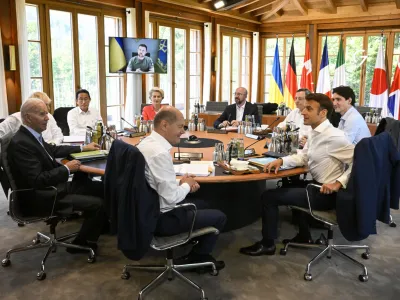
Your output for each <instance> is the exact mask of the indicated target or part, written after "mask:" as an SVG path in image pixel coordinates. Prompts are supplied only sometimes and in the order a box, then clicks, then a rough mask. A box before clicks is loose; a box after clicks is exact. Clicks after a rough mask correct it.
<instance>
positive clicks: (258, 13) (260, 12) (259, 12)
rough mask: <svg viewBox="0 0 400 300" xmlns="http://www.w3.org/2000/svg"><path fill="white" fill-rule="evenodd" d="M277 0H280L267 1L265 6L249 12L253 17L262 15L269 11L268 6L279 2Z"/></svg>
mask: <svg viewBox="0 0 400 300" xmlns="http://www.w3.org/2000/svg"><path fill="white" fill-rule="evenodd" d="M279 1H280V0H275V1H272V2H270V3H268V5H267V6H265V7H263V8H261V9H257V10H255V11H253V12H252V13H251V15H252V16H254V17H258V16H262V15H263V14H266V13H268V12H270V11H271V7H270V6H271V5H273V4H274V3H276V2H279Z"/></svg>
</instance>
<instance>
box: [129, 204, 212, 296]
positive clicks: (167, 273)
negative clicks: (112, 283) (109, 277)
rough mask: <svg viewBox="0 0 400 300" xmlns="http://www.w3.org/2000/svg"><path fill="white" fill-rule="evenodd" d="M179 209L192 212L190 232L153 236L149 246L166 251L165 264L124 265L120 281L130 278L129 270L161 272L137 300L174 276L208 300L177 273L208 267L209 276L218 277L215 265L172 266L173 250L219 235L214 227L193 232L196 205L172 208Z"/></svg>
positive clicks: (197, 287) (196, 286) (188, 280)
mask: <svg viewBox="0 0 400 300" xmlns="http://www.w3.org/2000/svg"><path fill="white" fill-rule="evenodd" d="M181 207H187V208H190V209H191V210H193V220H192V222H191V223H192V225H191V228H190V230H189V231H188V232H187V233H181V234H177V235H173V236H162V237H161V236H154V237H153V240H152V242H151V244H150V247H151V248H153V249H154V250H158V251H166V260H167V262H166V264H165V265H125V266H124V268H123V271H122V275H121V278H122V279H125V280H127V279H129V278H130V276H131V275H130V272H129V269H132V270H146V271H162V273H161V274H160V275H158V276H157V277H156V278H155V279H154V280H153V281H151V282H150V283H149V284H147V285H146V286H145V287H144V288H142V289H141V291H140V292H139V298H138V299H139V300H142V299H143V297H144V293H145V292H147V291H148V290H149V289H150V288H151V287H153V286H155V285H156V284H158V283H159V282H160V281H161V280H162V279H165V277H167V278H168V280H172V279H173V277H174V275H175V276H177V277H178V278H180V279H182V280H183V281H184V282H186V283H188V284H189V285H190V286H191V287H193V288H195V289H196V290H198V291H199V292H200V293H201V298H200V299H201V300H207V299H208V298H207V297H206V295H205V292H204V290H203V289H202V288H201V287H200V286H199V285H197V284H196V283H194V282H193V281H191V280H190V279H189V278H187V277H186V276H184V275H183V274H181V273H180V272H179V271H187V270H193V269H198V268H202V267H210V268H211V269H212V271H211V275H213V276H217V275H218V270H217V269H216V267H215V264H214V263H213V262H203V263H194V264H184V265H174V261H173V249H174V248H176V247H178V246H181V245H184V244H187V243H188V242H193V244H197V242H196V241H195V240H194V239H195V238H196V237H199V236H202V235H206V234H219V231H218V229H216V228H214V227H211V226H210V227H204V228H201V229H197V230H193V226H194V221H195V219H196V213H197V208H196V205H195V204H193V203H184V204H180V205H177V206H175V207H174V209H177V208H181Z"/></svg>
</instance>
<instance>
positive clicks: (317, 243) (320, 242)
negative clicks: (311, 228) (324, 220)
mask: <svg viewBox="0 0 400 300" xmlns="http://www.w3.org/2000/svg"><path fill="white" fill-rule="evenodd" d="M315 244H316V245H325V242H324V241H323V240H322V239H316V240H315Z"/></svg>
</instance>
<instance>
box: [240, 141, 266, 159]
mask: <svg viewBox="0 0 400 300" xmlns="http://www.w3.org/2000/svg"><path fill="white" fill-rule="evenodd" d="M264 139H265V136H262V137H261V138H260V139H259V140H257V141H255V142H253V143H251V144H250V145H248V146H247V147H245V148H244V150H243V152H244V157H246V150H247V149H248V148H249V147H251V146H253V145H254V144H257V143H258V142H260V141H262V140H264ZM253 150H254V149H253ZM254 154H256V153H255V150H254ZM254 154H251V155H254ZM249 156H250V155H249Z"/></svg>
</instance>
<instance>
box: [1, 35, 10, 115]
mask: <svg viewBox="0 0 400 300" xmlns="http://www.w3.org/2000/svg"><path fill="white" fill-rule="evenodd" d="M3 58H4V56H3V42H2V40H1V28H0V118H5V117H7V116H8V104H7V90H6V76H5V71H4V60H3Z"/></svg>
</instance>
